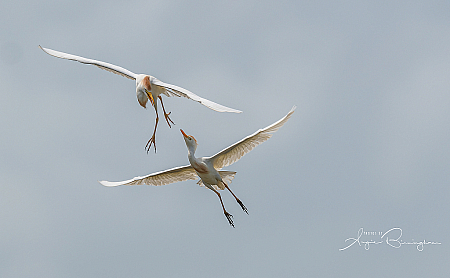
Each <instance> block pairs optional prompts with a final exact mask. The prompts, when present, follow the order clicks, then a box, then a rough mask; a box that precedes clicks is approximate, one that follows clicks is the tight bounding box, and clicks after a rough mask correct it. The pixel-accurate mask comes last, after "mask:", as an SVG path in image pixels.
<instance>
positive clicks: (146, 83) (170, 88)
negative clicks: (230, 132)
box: [39, 46, 242, 153]
mask: <svg viewBox="0 0 450 278" xmlns="http://www.w3.org/2000/svg"><path fill="white" fill-rule="evenodd" d="M39 47H40V48H41V49H42V50H43V51H44V52H45V53H47V54H49V55H51V56H55V57H58V58H62V59H68V60H72V61H78V62H80V63H83V64H88V65H94V66H97V67H99V68H101V69H104V70H107V71H110V72H112V73H115V74H119V75H122V76H124V77H126V78H129V79H132V80H136V95H137V99H138V102H139V104H140V105H141V106H142V107H144V108H146V105H147V101H148V100H150V102H151V104H152V105H153V107H154V108H155V112H156V123H155V128H154V130H153V135H152V137H151V138H150V140H148V142H147V145H146V146H145V149H146V150H147V153H148V151H149V150H150V148H151V146H152V144H153V147H154V148H155V152H156V142H155V135H156V127H157V126H158V121H159V117H158V107H157V100H158V99H159V100H160V102H161V106H162V109H163V112H164V118H165V119H166V122H167V124H168V125H169V127H171V125H170V123H172V124H174V122H173V121H172V120H171V119H170V118H169V115H170V113H171V112H169V113H166V110H165V109H164V104H163V101H162V98H161V94H164V95H166V96H168V97H171V96H177V97H185V98H188V99H191V100H194V101H197V102H200V103H201V104H203V105H205V106H206V107H208V108H210V109H212V110H215V111H218V112H234V113H241V112H242V111H239V110H236V109H233V108H229V107H226V106H223V105H220V104H217V103H215V102H212V101H210V100H207V99H204V98H202V97H199V96H197V95H196V94H194V93H192V92H190V91H188V90H186V89H183V88H181V87H178V86H175V85H171V84H167V83H164V82H162V81H159V80H158V79H157V78H156V77H153V76H151V75H147V74H136V73H133V72H131V71H129V70H127V69H124V68H122V67H119V66H115V65H113V64H109V63H105V62H101V61H97V60H92V59H87V58H83V57H80V56H75V55H72V54H67V53H63V52H59V51H55V50H51V49H48V48H44V47H41V46H39Z"/></svg>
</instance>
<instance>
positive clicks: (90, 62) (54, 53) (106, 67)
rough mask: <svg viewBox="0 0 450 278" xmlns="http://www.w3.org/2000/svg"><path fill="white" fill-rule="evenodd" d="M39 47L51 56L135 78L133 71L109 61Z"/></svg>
mask: <svg viewBox="0 0 450 278" xmlns="http://www.w3.org/2000/svg"><path fill="white" fill-rule="evenodd" d="M39 47H40V48H41V49H42V50H43V51H44V52H45V53H47V54H49V55H51V56H55V57H57V58H62V59H67V60H72V61H77V62H80V63H83V64H88V65H94V66H97V67H99V68H101V69H104V70H107V71H109V72H112V73H115V74H118V75H122V76H124V77H126V78H129V79H132V80H135V79H136V74H135V73H133V72H131V71H129V70H127V69H124V68H122V67H119V66H116V65H113V64H110V63H105V62H102V61H97V60H92V59H88V58H83V57H80V56H75V55H72V54H67V53H64V52H59V51H56V50H52V49H48V48H44V47H42V46H39Z"/></svg>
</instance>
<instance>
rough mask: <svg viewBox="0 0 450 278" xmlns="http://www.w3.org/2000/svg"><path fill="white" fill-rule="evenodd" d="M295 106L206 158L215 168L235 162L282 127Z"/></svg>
mask: <svg viewBox="0 0 450 278" xmlns="http://www.w3.org/2000/svg"><path fill="white" fill-rule="evenodd" d="M295 108H296V107H295V106H294V107H292V109H291V111H289V113H288V114H287V115H286V116H284V117H283V118H282V119H281V120H279V121H277V122H276V123H273V124H271V125H269V126H268V127H266V128H263V129H260V130H258V131H256V132H255V133H253V134H252V135H249V136H247V137H245V138H244V139H242V140H240V141H239V142H237V143H235V144H233V145H231V146H229V147H228V148H226V149H224V150H222V151H220V152H218V153H217V154H215V155H214V156H212V157H209V158H206V159H209V160H210V161H212V163H213V165H214V168H216V169H222V168H223V167H226V166H228V165H231V164H233V163H235V162H236V161H238V160H239V159H240V158H241V157H242V156H244V155H245V154H246V153H248V152H250V151H251V150H253V149H254V148H255V147H256V146H258V145H259V144H261V143H263V142H264V141H266V140H268V139H269V138H270V137H272V135H273V133H274V132H276V131H277V130H278V129H279V128H280V127H282V126H283V125H284V124H285V123H286V122H287V120H289V118H290V117H291V115H292V113H294V110H295Z"/></svg>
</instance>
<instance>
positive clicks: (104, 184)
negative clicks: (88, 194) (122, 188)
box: [98, 181, 110, 186]
mask: <svg viewBox="0 0 450 278" xmlns="http://www.w3.org/2000/svg"><path fill="white" fill-rule="evenodd" d="M98 182H99V183H100V184H101V185H103V186H110V185H108V184H109V182H108V181H98Z"/></svg>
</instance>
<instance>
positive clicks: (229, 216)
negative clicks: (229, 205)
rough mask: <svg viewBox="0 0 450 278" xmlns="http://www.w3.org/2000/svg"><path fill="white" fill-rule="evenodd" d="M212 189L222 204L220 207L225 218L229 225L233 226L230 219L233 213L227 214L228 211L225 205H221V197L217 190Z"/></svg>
mask: <svg viewBox="0 0 450 278" xmlns="http://www.w3.org/2000/svg"><path fill="white" fill-rule="evenodd" d="M213 191H214V193H216V194H217V196H219V200H220V203H221V204H222V208H223V213H224V214H225V217H226V218H227V220H228V223H230V225H231V226H233V228H234V223H233V219H231V218H232V217H233V215H231V214H229V213H228V212H227V211H226V210H225V206H224V205H223V202H222V197H221V196H220V193H219V192H217V191H216V190H215V189H213Z"/></svg>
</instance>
